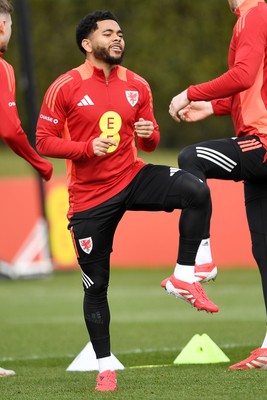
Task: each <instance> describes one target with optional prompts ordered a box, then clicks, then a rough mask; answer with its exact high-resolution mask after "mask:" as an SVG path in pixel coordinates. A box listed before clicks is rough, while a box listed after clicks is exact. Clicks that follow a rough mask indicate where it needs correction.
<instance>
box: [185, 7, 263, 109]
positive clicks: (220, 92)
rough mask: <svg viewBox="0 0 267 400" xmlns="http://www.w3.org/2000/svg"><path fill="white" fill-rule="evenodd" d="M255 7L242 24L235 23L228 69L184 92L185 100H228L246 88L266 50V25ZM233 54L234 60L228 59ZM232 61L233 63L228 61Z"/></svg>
mask: <svg viewBox="0 0 267 400" xmlns="http://www.w3.org/2000/svg"><path fill="white" fill-rule="evenodd" d="M258 8H259V7H255V8H253V9H252V10H251V11H250V12H249V13H248V14H247V15H246V16H245V17H244V19H243V20H242V24H243V26H242V29H241V30H240V31H238V29H240V24H239V22H240V19H239V20H238V22H237V24H236V26H235V29H234V33H233V38H232V42H231V46H233V47H234V48H235V51H234V50H233V49H231V46H230V50H229V65H230V69H229V70H228V71H227V72H226V73H224V74H223V75H221V76H219V77H218V78H216V79H213V80H211V81H209V82H206V83H202V84H199V85H195V86H190V87H189V88H188V98H189V100H194V101H197V100H212V99H218V98H221V97H228V96H232V95H234V94H236V93H239V92H242V91H243V90H246V89H248V88H250V87H251V86H252V85H253V83H254V82H255V80H256V75H257V72H258V70H259V67H260V64H261V63H262V55H263V54H264V52H265V46H266V24H265V21H264V19H263V18H262V16H261V14H260V10H259V9H258ZM232 54H234V57H232V56H231V55H232ZM232 58H234V59H232Z"/></svg>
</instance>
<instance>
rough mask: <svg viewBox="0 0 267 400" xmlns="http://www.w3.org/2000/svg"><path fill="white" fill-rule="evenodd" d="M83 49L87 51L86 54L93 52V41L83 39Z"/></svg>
mask: <svg viewBox="0 0 267 400" xmlns="http://www.w3.org/2000/svg"><path fill="white" fill-rule="evenodd" d="M82 47H83V48H84V50H85V51H86V53H91V52H92V43H91V40H89V39H83V41H82Z"/></svg>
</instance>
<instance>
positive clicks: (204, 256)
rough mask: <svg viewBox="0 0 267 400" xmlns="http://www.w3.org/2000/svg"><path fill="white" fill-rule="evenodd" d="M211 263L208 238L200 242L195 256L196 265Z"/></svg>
mask: <svg viewBox="0 0 267 400" xmlns="http://www.w3.org/2000/svg"><path fill="white" fill-rule="evenodd" d="M210 262H212V255H211V248H210V238H208V239H203V240H201V243H200V245H199V248H198V251H197V255H196V264H197V265H201V264H208V263H210Z"/></svg>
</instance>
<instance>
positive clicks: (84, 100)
mask: <svg viewBox="0 0 267 400" xmlns="http://www.w3.org/2000/svg"><path fill="white" fill-rule="evenodd" d="M93 105H94V102H93V101H92V100H91V99H90V97H89V96H88V94H86V95H85V96H84V97H83V98H82V100H81V101H80V102H79V103H78V104H77V106H79V107H82V106H93Z"/></svg>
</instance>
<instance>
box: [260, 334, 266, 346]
mask: <svg viewBox="0 0 267 400" xmlns="http://www.w3.org/2000/svg"><path fill="white" fill-rule="evenodd" d="M261 348H262V349H267V333H266V336H265V338H264V340H263V343H262V345H261Z"/></svg>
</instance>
